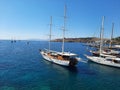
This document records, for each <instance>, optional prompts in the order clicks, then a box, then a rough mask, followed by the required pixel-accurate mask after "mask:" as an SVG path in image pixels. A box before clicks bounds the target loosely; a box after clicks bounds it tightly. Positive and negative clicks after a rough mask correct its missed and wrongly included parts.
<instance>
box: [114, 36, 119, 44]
mask: <svg viewBox="0 0 120 90" xmlns="http://www.w3.org/2000/svg"><path fill="white" fill-rule="evenodd" d="M113 43H115V44H120V36H119V37H116V38H114V39H113Z"/></svg>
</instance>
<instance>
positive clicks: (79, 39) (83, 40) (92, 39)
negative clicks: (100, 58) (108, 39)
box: [52, 37, 100, 43]
mask: <svg viewBox="0 0 120 90" xmlns="http://www.w3.org/2000/svg"><path fill="white" fill-rule="evenodd" d="M99 40H100V39H99V38H96V37H87V38H65V42H84V43H86V42H94V41H99ZM52 41H53V42H62V39H55V40H52Z"/></svg>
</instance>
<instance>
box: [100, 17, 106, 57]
mask: <svg viewBox="0 0 120 90" xmlns="http://www.w3.org/2000/svg"><path fill="white" fill-rule="evenodd" d="M104 18H105V17H104V16H103V17H102V27H101V32H100V55H101V54H102V47H103V34H104Z"/></svg>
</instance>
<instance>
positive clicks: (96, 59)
mask: <svg viewBox="0 0 120 90" xmlns="http://www.w3.org/2000/svg"><path fill="white" fill-rule="evenodd" d="M86 57H87V58H88V59H89V60H90V61H92V62H95V63H98V64H101V65H106V66H111V67H118V68H120V63H119V64H118V63H115V62H113V61H107V60H106V59H105V58H102V57H95V56H87V55H86Z"/></svg>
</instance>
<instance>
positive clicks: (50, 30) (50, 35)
mask: <svg viewBox="0 0 120 90" xmlns="http://www.w3.org/2000/svg"><path fill="white" fill-rule="evenodd" d="M51 31H52V16H50V34H49V52H50V49H51V47H50V43H51Z"/></svg>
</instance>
